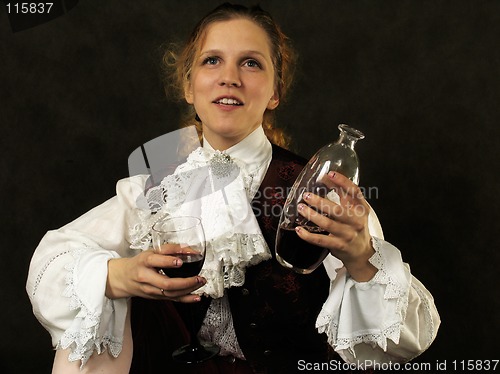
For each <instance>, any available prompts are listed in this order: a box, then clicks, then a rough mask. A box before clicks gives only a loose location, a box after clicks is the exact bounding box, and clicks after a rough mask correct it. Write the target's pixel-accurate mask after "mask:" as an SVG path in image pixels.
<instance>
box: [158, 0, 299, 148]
mask: <svg viewBox="0 0 500 374" xmlns="http://www.w3.org/2000/svg"><path fill="white" fill-rule="evenodd" d="M238 18H244V19H248V20H251V21H253V22H255V23H256V24H257V25H259V26H260V27H262V29H263V30H264V31H265V32H266V34H267V35H268V37H269V41H270V44H271V58H272V61H273V67H274V74H275V75H274V81H275V86H276V92H277V94H278V97H279V100H280V102H283V101H285V100H286V95H287V93H288V91H289V89H290V87H291V84H292V81H293V75H294V71H295V62H296V54H295V51H294V50H293V48H292V46H291V44H290V40H289V38H288V37H287V36H286V35H285V34H284V33H283V32H282V31H281V29H280V27H279V26H278V25H277V24H276V22H275V21H274V20H273V18H272V17H271V15H270V14H269V13H267V12H265V11H264V10H262V9H261V8H260V7H259V6H254V7H245V6H243V5H234V4H229V3H225V4H222V5H220V6H218V7H217V8H215V9H214V10H213V11H212V12H210V13H209V14H207V15H206V16H205V17H203V18H202V19H201V20H200V21H199V22H198V24H197V25H196V27H195V28H194V30H193V32H192V33H191V36H190V37H189V39H188V41H187V42H186V44H185V45H184V47H183V48H181V49H179V48H178V47H177V46H175V45H172V44H171V45H170V46H169V47H168V49H167V50H166V51H165V53H164V54H163V68H164V79H165V90H166V92H167V93H171V94H173V96H174V97H175V98H176V99H178V100H179V101H184V88H185V87H186V85H187V84H188V83H189V79H190V76H191V71H192V68H193V64H194V61H195V58H196V56H197V55H198V53H199V50H200V48H201V46H202V44H203V39H204V37H205V35H206V30H207V28H208V26H210V25H211V24H213V23H215V22H221V21H228V20H233V19H238ZM196 118H197V117H196V113H195V111H194V108H193V106H191V105H190V106H189V110H188V111H187V113H186V114H185V116H184V118H183V123H182V126H191V125H194V126H196V129H197V130H198V133H199V135H200V137H201V133H202V126H201V122H199V120H197V119H196ZM274 123H275V115H274V111H272V110H269V109H266V111H265V112H264V116H263V120H262V127H263V129H264V131H265V133H266V136H267V137H268V138H269V140H270V141H271V142H272V143H275V144H276V145H279V146H282V147H287V146H288V143H289V141H288V137H287V136H286V135H285V133H284V131H283V130H282V129H279V128H276V127H275V126H274Z"/></svg>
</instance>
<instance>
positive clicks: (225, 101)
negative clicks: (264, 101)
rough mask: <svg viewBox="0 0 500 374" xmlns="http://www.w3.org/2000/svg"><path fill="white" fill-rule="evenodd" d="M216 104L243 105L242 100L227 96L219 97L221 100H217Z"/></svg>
mask: <svg viewBox="0 0 500 374" xmlns="http://www.w3.org/2000/svg"><path fill="white" fill-rule="evenodd" d="M214 104H222V105H235V106H241V105H243V103H242V102H240V101H238V100H236V99H233V98H227V97H224V98H222V99H219V100H215V101H214Z"/></svg>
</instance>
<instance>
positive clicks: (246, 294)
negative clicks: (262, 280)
mask: <svg viewBox="0 0 500 374" xmlns="http://www.w3.org/2000/svg"><path fill="white" fill-rule="evenodd" d="M241 294H242V295H243V296H248V295H250V291H248V288H243V289H242V290H241Z"/></svg>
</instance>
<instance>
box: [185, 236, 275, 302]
mask: <svg viewBox="0 0 500 374" xmlns="http://www.w3.org/2000/svg"><path fill="white" fill-rule="evenodd" d="M206 256H207V258H206V260H205V264H204V266H203V268H202V270H201V272H200V275H201V276H202V277H204V278H205V279H207V283H206V284H205V285H204V286H203V287H201V288H199V289H197V290H196V291H194V293H196V294H204V295H207V296H211V297H213V298H219V297H222V296H223V295H224V289H225V288H230V287H240V286H242V285H243V284H244V283H245V269H246V268H247V267H249V266H253V265H256V264H258V263H260V262H262V261H265V260H269V259H270V258H271V257H272V256H271V253H270V251H269V248H268V246H267V243H266V241H265V240H264V237H263V236H262V235H259V234H254V235H246V234H239V233H236V234H233V235H231V236H229V237H227V238H217V239H215V240H212V242H210V245H208V246H207V254H206Z"/></svg>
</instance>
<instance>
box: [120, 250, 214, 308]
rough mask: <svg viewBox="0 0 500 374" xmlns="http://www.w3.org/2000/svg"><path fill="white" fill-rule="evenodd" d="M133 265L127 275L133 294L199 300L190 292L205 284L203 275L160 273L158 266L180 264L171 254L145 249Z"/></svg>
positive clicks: (191, 300)
mask: <svg viewBox="0 0 500 374" xmlns="http://www.w3.org/2000/svg"><path fill="white" fill-rule="evenodd" d="M136 257H137V259H136V261H135V266H134V268H132V269H131V270H132V271H131V272H130V274H129V277H130V278H132V280H133V284H134V285H133V286H132V287H133V288H134V289H136V291H135V292H133V295H135V296H140V297H144V298H149V299H169V300H173V301H180V302H196V301H199V300H200V299H199V297H198V296H197V295H191V293H192V292H193V291H195V290H197V289H198V288H200V287H202V286H203V285H205V283H206V280H205V278H203V277H200V276H195V277H189V278H169V277H168V276H166V275H164V274H161V273H160V272H159V271H158V269H159V268H172V267H180V266H182V260H181V259H179V258H176V257H173V256H168V255H161V254H158V253H154V252H153V251H152V250H147V251H144V252H142V253H140V254H139V255H137V256H136Z"/></svg>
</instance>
